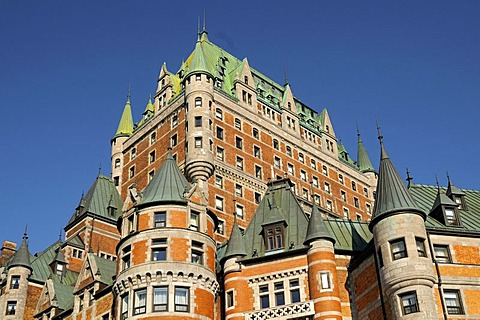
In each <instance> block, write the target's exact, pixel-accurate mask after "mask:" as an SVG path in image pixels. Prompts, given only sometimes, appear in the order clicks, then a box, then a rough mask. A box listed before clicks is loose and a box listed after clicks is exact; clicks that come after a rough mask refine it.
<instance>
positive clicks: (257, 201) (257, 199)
mask: <svg viewBox="0 0 480 320" xmlns="http://www.w3.org/2000/svg"><path fill="white" fill-rule="evenodd" d="M253 198H254V200H255V203H256V204H259V203H260V201H262V195H261V194H260V193H258V192H255V193H254V195H253Z"/></svg>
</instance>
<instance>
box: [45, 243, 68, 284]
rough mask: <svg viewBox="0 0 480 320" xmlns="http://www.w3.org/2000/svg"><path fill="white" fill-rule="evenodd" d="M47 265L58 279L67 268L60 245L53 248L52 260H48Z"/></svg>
mask: <svg viewBox="0 0 480 320" xmlns="http://www.w3.org/2000/svg"><path fill="white" fill-rule="evenodd" d="M49 267H50V270H52V273H53V274H56V275H57V276H59V277H60V279H61V278H62V277H63V276H64V275H65V271H66V270H67V261H66V260H65V256H64V255H63V252H62V249H61V247H59V248H57V250H55V257H54V258H53V260H52V262H50V264H49Z"/></svg>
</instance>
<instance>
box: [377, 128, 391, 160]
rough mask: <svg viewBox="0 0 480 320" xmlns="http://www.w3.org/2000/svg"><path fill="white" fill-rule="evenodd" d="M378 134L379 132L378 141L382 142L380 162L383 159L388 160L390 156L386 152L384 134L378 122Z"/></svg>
mask: <svg viewBox="0 0 480 320" xmlns="http://www.w3.org/2000/svg"><path fill="white" fill-rule="evenodd" d="M377 132H378V141H380V148H381V149H380V160H382V159H388V158H389V157H388V154H387V151H386V150H385V146H384V145H383V135H382V132H381V131H380V124H379V123H378V120H377Z"/></svg>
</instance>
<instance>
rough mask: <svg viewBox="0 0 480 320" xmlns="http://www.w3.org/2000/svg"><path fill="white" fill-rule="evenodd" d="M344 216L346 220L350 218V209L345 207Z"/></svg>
mask: <svg viewBox="0 0 480 320" xmlns="http://www.w3.org/2000/svg"><path fill="white" fill-rule="evenodd" d="M343 216H344V217H345V218H348V217H349V216H350V214H349V212H348V208H345V207H343Z"/></svg>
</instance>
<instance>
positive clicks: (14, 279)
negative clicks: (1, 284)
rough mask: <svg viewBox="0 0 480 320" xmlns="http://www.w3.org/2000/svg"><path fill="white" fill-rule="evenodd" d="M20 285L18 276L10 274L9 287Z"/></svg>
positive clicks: (16, 287)
mask: <svg viewBox="0 0 480 320" xmlns="http://www.w3.org/2000/svg"><path fill="white" fill-rule="evenodd" d="M19 287H20V276H12V280H11V281H10V289H18V288H19Z"/></svg>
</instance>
